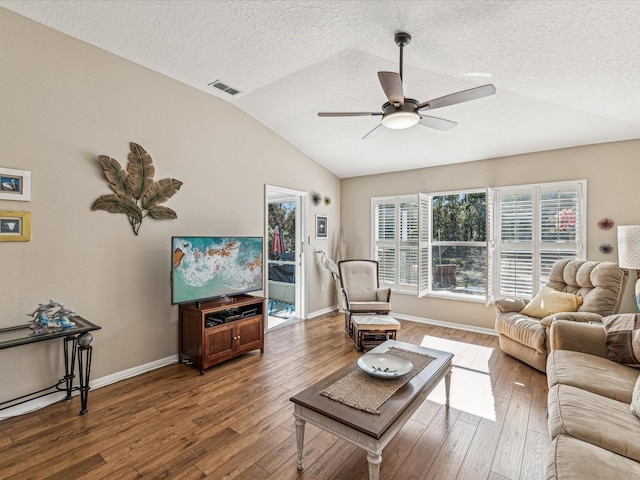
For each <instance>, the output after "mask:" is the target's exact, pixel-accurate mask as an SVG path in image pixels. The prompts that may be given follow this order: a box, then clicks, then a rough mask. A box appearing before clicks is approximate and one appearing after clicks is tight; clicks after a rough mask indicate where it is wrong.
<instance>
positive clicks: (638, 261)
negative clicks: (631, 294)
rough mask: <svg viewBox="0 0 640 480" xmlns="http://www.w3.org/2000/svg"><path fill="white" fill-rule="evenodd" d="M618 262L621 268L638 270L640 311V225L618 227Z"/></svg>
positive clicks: (636, 290)
mask: <svg viewBox="0 0 640 480" xmlns="http://www.w3.org/2000/svg"><path fill="white" fill-rule="evenodd" d="M618 263H619V265H620V268H628V269H632V270H635V271H636V287H635V295H636V304H637V306H638V311H639V312H640V278H639V277H640V276H639V275H638V273H639V271H640V225H626V226H620V227H618Z"/></svg>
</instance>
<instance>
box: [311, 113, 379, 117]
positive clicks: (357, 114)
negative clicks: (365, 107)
mask: <svg viewBox="0 0 640 480" xmlns="http://www.w3.org/2000/svg"><path fill="white" fill-rule="evenodd" d="M375 115H382V112H319V113H318V116H319V117H370V116H375Z"/></svg>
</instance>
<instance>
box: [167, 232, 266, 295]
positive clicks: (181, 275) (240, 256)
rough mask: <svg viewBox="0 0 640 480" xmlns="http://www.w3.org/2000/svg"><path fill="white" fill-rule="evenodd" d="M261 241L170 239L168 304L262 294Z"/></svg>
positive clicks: (201, 238)
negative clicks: (169, 294)
mask: <svg viewBox="0 0 640 480" xmlns="http://www.w3.org/2000/svg"><path fill="white" fill-rule="evenodd" d="M262 258H263V252H262V237H172V238H171V303H172V304H174V305H175V304H179V303H194V302H201V301H204V300H212V299H216V298H220V297H230V296H236V295H242V294H245V293H249V292H255V291H259V290H262V288H263V275H262V263H263V262H262Z"/></svg>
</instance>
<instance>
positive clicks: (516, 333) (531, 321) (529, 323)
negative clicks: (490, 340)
mask: <svg viewBox="0 0 640 480" xmlns="http://www.w3.org/2000/svg"><path fill="white" fill-rule="evenodd" d="M496 331H497V332H498V333H499V334H502V335H504V336H506V337H509V338H510V339H512V340H515V341H516V342H518V343H520V344H521V345H526V346H527V347H530V348H533V349H535V350H537V351H538V352H540V353H546V352H547V349H546V346H545V340H546V338H547V334H546V331H545V327H543V326H542V325H541V324H540V320H539V319H537V318H531V317H527V316H526V315H522V314H521V313H518V312H507V313H500V314H499V315H498V317H497V318H496Z"/></svg>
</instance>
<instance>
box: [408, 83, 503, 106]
mask: <svg viewBox="0 0 640 480" xmlns="http://www.w3.org/2000/svg"><path fill="white" fill-rule="evenodd" d="M494 93H496V87H494V86H493V85H491V84H488V85H482V86H481V87H475V88H470V89H469V90H463V91H461V92H456V93H452V94H450V95H445V96H444V97H440V98H434V99H433V100H429V101H428V102H422V103H420V104H419V105H418V110H423V109H429V110H433V109H434V108H442V107H448V106H449V105H455V104H457V103H463V102H469V101H471V100H477V99H479V98H482V97H488V96H489V95H493V94H494Z"/></svg>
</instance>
